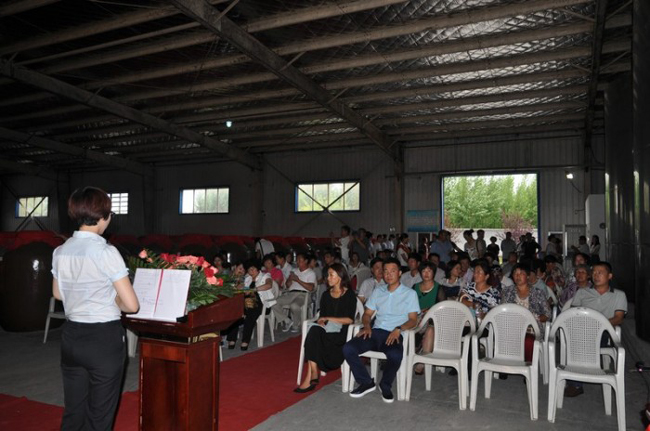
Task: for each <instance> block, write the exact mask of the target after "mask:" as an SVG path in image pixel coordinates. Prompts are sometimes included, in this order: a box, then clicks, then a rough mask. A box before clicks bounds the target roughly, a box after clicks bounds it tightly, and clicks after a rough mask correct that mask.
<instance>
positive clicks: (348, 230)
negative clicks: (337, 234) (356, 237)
mask: <svg viewBox="0 0 650 431" xmlns="http://www.w3.org/2000/svg"><path fill="white" fill-rule="evenodd" d="M341 230H344V231H346V232H347V233H350V226H348V225H343V226H341Z"/></svg>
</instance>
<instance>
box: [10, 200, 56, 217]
mask: <svg viewBox="0 0 650 431" xmlns="http://www.w3.org/2000/svg"><path fill="white" fill-rule="evenodd" d="M21 199H34V200H35V201H34V203H36V200H41V199H44V200H46V201H47V202H46V205H45V211H46V212H47V215H34V214H32V215H31V217H40V218H47V217H49V216H50V197H49V196H48V195H42V196H38V195H34V196H19V197H18V199H17V200H16V209H15V213H14V214H15V217H16V218H27V217H30V215H29V213H28V212H27V210H26V209H25V213H26V214H25V215H24V216H22V215H20V209H21V208H22V207H23V206H22V205H21V204H20V200H21ZM43 203H44V202H41V203H40V204H39V205H38V207H40V206H41V205H43ZM26 204H27V202H25V207H26V206H27V205H26ZM38 207H36V208H38Z"/></svg>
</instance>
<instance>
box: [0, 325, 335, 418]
mask: <svg viewBox="0 0 650 431" xmlns="http://www.w3.org/2000/svg"><path fill="white" fill-rule="evenodd" d="M299 346H300V337H294V338H291V339H290V340H287V341H284V342H282V343H279V344H276V345H273V346H270V347H266V348H263V349H261V350H258V351H255V352H251V353H249V354H246V355H243V356H240V357H238V358H233V359H230V360H227V361H225V362H222V363H221V383H220V385H221V387H220V389H221V390H220V399H219V429H220V430H222V431H239V430H248V429H251V428H253V427H254V426H255V425H257V424H259V423H261V422H264V421H265V420H266V419H268V418H269V417H270V416H272V415H274V414H275V413H278V412H281V411H282V410H284V409H286V408H287V407H290V406H291V405H293V404H295V403H297V402H298V401H300V400H302V399H303V398H306V397H307V396H309V395H310V394H312V393H313V392H311V393H308V394H296V393H294V392H293V389H294V388H295V387H296V373H297V371H298V368H297V367H298V353H299V352H298V348H299ZM340 376H341V373H340V372H339V371H336V372H331V373H328V374H327V376H326V377H323V378H321V384H320V385H319V387H318V389H320V388H321V387H323V386H325V385H327V384H329V383H332V382H333V381H335V380H337V379H338V378H339V377H340ZM318 389H316V390H318ZM62 413H63V408H62V407H58V406H53V405H50V404H44V403H39V402H36V401H31V400H28V399H27V398H24V397H22V398H16V397H12V396H10V395H3V394H0V430H20V431H50V430H52V431H54V430H58V429H59V426H60V423H61V415H62ZM137 429H138V393H137V392H126V393H124V394H123V395H122V400H121V402H120V408H119V410H118V414H117V420H116V422H115V431H137Z"/></svg>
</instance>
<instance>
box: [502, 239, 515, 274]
mask: <svg viewBox="0 0 650 431" xmlns="http://www.w3.org/2000/svg"><path fill="white" fill-rule="evenodd" d="M513 251H514V252H516V251H517V243H515V240H514V239H512V232H506V237H505V239H504V240H503V241H501V253H502V254H503V260H506V259H508V256H510V253H512V252H513ZM515 256H516V254H515ZM510 270H512V268H510ZM503 273H504V274H506V272H505V271H504V272H503ZM506 275H507V274H506Z"/></svg>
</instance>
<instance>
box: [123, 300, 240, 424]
mask: <svg viewBox="0 0 650 431" xmlns="http://www.w3.org/2000/svg"><path fill="white" fill-rule="evenodd" d="M243 314H244V295H242V294H239V295H235V296H234V297H232V298H222V299H220V300H219V301H217V302H215V303H213V304H210V305H206V306H204V307H200V308H198V309H196V310H194V311H191V312H190V313H189V314H188V315H187V321H185V322H182V323H169V322H157V321H153V320H143V319H133V318H129V317H125V318H123V319H124V322H125V323H126V325H127V326H128V328H129V329H131V330H132V331H134V332H137V333H138V334H139V335H140V424H139V429H140V430H141V431H154V430H155V431H167V430H169V431H194V430H202V431H203V430H214V431H216V430H217V429H218V428H219V421H218V416H219V343H220V342H221V337H220V336H218V331H220V330H222V329H225V328H227V327H228V326H230V325H231V324H232V323H233V322H235V321H237V320H239V319H240V318H241V317H242V315H243ZM214 332H217V336H216V337H210V338H202V337H201V336H202V335H205V334H208V333H214Z"/></svg>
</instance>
